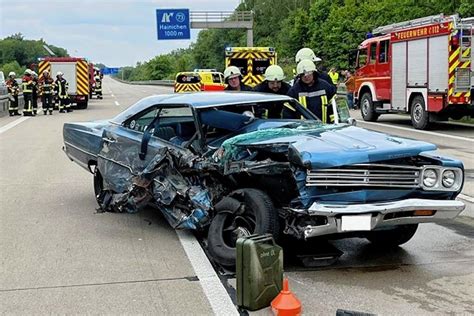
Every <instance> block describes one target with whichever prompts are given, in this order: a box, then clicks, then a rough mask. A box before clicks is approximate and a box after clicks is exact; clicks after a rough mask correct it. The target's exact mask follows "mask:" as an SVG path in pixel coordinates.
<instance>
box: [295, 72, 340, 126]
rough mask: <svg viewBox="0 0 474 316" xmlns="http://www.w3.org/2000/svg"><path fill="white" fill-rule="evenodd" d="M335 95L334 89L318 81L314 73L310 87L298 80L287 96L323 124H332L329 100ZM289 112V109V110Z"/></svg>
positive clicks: (332, 116)
mask: <svg viewBox="0 0 474 316" xmlns="http://www.w3.org/2000/svg"><path fill="white" fill-rule="evenodd" d="M335 94H336V87H335V86H334V85H332V84H330V83H327V82H326V81H324V80H322V79H320V78H319V77H318V75H317V73H316V72H315V74H314V83H313V84H312V85H311V86H308V85H307V84H305V83H303V81H302V80H298V82H296V83H295V85H294V86H293V87H291V89H290V91H288V95H289V96H290V97H293V98H295V99H296V100H298V101H299V102H300V103H301V105H303V106H304V107H305V108H306V109H308V110H309V111H311V112H312V113H314V114H315V115H316V116H317V117H318V118H319V119H320V120H321V121H322V122H323V123H332V122H334V115H333V109H332V106H331V104H330V103H329V100H331V99H332V97H334V95H335ZM290 110H291V109H290Z"/></svg>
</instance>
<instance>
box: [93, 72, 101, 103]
mask: <svg viewBox="0 0 474 316" xmlns="http://www.w3.org/2000/svg"><path fill="white" fill-rule="evenodd" d="M94 81H95V83H94V92H95V94H96V95H97V99H102V76H101V73H100V71H99V70H96V71H95V75H94Z"/></svg>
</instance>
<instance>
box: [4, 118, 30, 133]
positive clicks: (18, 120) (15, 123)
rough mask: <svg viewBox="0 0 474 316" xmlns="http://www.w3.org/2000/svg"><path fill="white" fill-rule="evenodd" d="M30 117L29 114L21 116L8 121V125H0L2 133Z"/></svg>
mask: <svg viewBox="0 0 474 316" xmlns="http://www.w3.org/2000/svg"><path fill="white" fill-rule="evenodd" d="M29 118H30V117H28V116H25V117H20V118H19V119H16V120H14V121H13V122H10V123H8V124H7V125H5V126H3V127H0V134H3V133H5V132H6V131H8V130H9V129H11V128H13V127H15V126H17V125H18V124H20V123H22V122H24V121H26V120H27V119H29Z"/></svg>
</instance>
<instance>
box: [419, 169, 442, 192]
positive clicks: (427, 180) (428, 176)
mask: <svg viewBox="0 0 474 316" xmlns="http://www.w3.org/2000/svg"><path fill="white" fill-rule="evenodd" d="M436 182H438V174H437V173H436V171H435V170H434V169H426V170H425V172H424V173H423V184H424V185H425V186H427V187H429V188H431V187H433V186H434V185H435V184H436Z"/></svg>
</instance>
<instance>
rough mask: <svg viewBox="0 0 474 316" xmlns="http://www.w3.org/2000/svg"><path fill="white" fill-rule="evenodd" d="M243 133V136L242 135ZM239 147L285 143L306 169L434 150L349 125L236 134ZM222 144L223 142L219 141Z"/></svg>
mask: <svg viewBox="0 0 474 316" xmlns="http://www.w3.org/2000/svg"><path fill="white" fill-rule="evenodd" d="M245 135H246V136H247V137H245ZM238 137H240V138H241V140H240V141H237V142H235V143H234V144H235V145H237V146H238V147H240V146H247V147H248V146H251V147H255V146H256V147H260V146H266V147H268V146H269V145H271V146H272V147H274V148H277V147H280V146H276V145H277V144H288V145H289V155H290V159H292V160H293V161H294V160H295V159H296V160H299V163H300V164H303V165H304V166H306V167H308V168H329V167H337V166H342V165H352V164H358V163H370V162H377V161H384V160H391V159H397V158H404V157H410V156H416V155H418V154H419V153H421V152H424V151H431V150H435V149H436V146H435V145H433V144H430V143H426V142H421V141H416V140H411V139H407V138H401V137H396V136H391V135H388V134H384V133H379V132H374V131H370V130H366V129H363V128H359V127H355V126H349V125H335V126H320V127H319V128H312V129H307V130H299V131H298V130H295V129H293V128H292V129H285V128H275V129H267V130H259V131H255V132H252V133H248V134H244V135H239V136H238ZM223 145H224V144H223Z"/></svg>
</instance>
